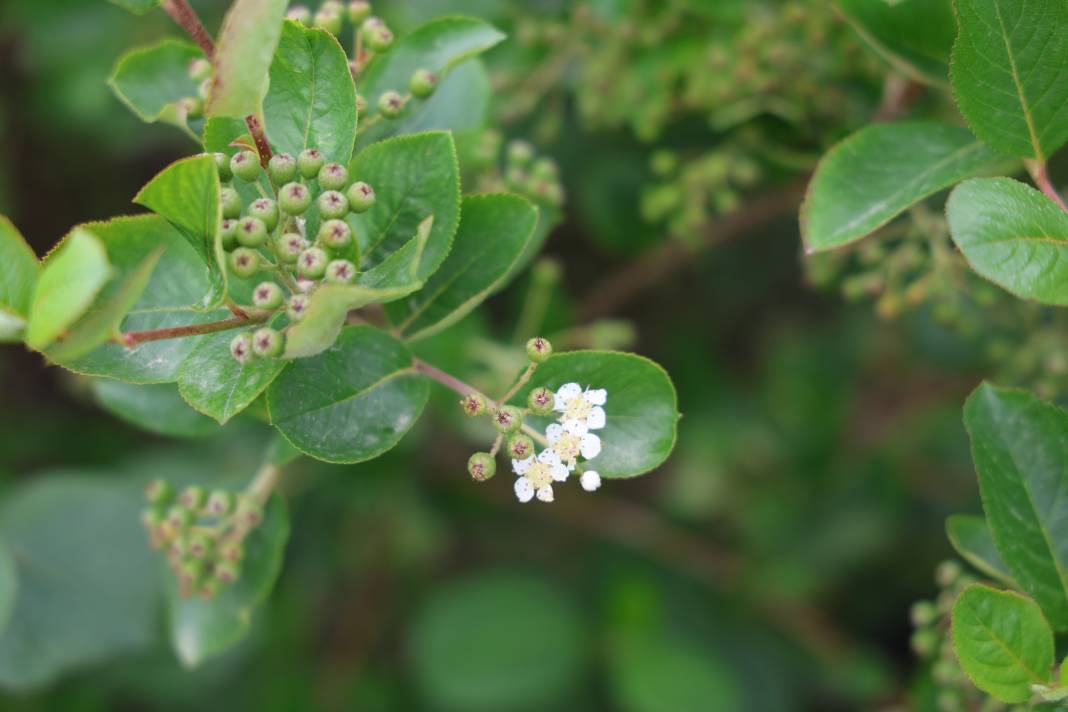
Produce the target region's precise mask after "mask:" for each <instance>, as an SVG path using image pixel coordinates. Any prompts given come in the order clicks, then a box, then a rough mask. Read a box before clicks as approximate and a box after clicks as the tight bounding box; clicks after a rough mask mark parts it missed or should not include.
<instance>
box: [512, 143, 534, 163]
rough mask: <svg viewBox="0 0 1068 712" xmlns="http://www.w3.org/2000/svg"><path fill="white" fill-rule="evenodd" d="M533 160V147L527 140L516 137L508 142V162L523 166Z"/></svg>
mask: <svg viewBox="0 0 1068 712" xmlns="http://www.w3.org/2000/svg"><path fill="white" fill-rule="evenodd" d="M532 160H534V147H533V146H531V145H530V143H529V142H527V141H524V140H522V139H516V140H514V141H509V142H508V163H510V164H512V165H514V166H519V167H524V166H526V165H527V164H528V163H530V162H531V161H532Z"/></svg>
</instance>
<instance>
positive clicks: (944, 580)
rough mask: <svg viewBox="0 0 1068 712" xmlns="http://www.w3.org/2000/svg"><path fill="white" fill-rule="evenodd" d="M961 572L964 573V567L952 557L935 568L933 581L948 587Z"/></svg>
mask: <svg viewBox="0 0 1068 712" xmlns="http://www.w3.org/2000/svg"><path fill="white" fill-rule="evenodd" d="M962 573H964V569H963V568H962V567H961V565H960V563H958V562H957V561H954V560H953V559H947V560H946V561H943V562H942V563H940V564H939V565H938V566H937V568H935V583H937V584H938V585H939V586H941V587H942V588H949V587H950V586H952V585H953V584H954V583H956V581H957V579H958V578H959V577H960V575H961V574H962Z"/></svg>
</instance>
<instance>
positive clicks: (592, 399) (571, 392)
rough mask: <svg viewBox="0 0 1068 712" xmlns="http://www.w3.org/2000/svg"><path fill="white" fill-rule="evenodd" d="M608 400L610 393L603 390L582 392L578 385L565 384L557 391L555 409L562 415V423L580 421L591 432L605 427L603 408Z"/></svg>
mask: <svg viewBox="0 0 1068 712" xmlns="http://www.w3.org/2000/svg"><path fill="white" fill-rule="evenodd" d="M607 400H608V391H606V390H605V389H603V388H597V389H593V390H591V389H589V388H587V389H586V390H585V391H584V390H582V386H580V385H579V384H577V383H565V384H564V385H562V386H560V388H559V390H557V391H556V403H555V405H554V406H553V409H554V410H556V411H557V412H559V413H560V420H561V422H564V423H566V422H567V421H569V420H579V421H582V422H583V423H585V425H586V427H587V428H589V429H590V430H597V429H599V428H603V427H604V423H605V415H604V408H602V407H601V406H603V405H604V404H605V402H606V401H607Z"/></svg>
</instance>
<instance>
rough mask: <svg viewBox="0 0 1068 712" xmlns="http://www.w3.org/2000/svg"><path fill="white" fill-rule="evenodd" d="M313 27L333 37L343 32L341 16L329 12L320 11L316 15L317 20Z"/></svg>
mask: <svg viewBox="0 0 1068 712" xmlns="http://www.w3.org/2000/svg"><path fill="white" fill-rule="evenodd" d="M312 25H313V26H315V27H318V28H319V29H321V30H326V31H327V32H329V33H330V34H332V35H336V34H338V33H339V32H341V15H339V14H337V13H334V12H330V11H329V10H320V11H319V12H317V13H315V19H314V20H312Z"/></svg>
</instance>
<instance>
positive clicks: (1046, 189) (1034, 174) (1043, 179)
mask: <svg viewBox="0 0 1068 712" xmlns="http://www.w3.org/2000/svg"><path fill="white" fill-rule="evenodd" d="M1024 163H1025V164H1026V165H1027V170H1028V171H1029V172H1030V173H1031V178H1032V179H1033V180H1034V181H1035V185H1037V186H1038V189H1039V190H1041V191H1042V192H1043V193H1045V194H1046V196H1047V197H1048V198H1049V199H1050V200H1052V201H1053V202H1054V203H1056V204H1057V205H1059V206H1061V210H1063V211H1064V212H1066V213H1068V205H1065V203H1064V198H1062V197H1061V194H1060V193H1058V192H1057V189H1056V188H1054V187H1053V183H1052V182H1051V181H1050V179H1049V171H1048V170H1047V169H1046V164H1045V163H1044V162H1039V161H1024Z"/></svg>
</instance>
